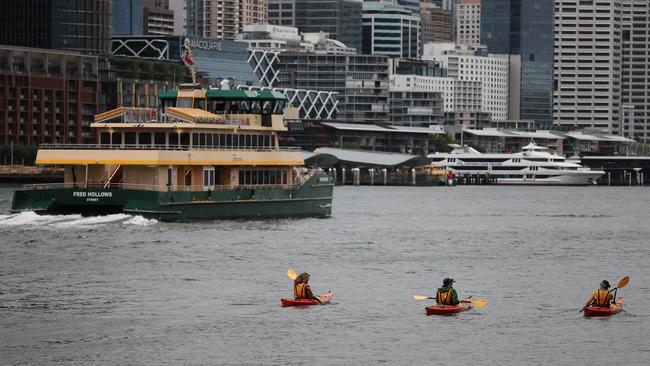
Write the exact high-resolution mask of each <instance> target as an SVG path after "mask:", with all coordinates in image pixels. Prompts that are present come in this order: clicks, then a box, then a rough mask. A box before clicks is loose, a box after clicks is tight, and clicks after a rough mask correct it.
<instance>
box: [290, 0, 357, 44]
mask: <svg viewBox="0 0 650 366" xmlns="http://www.w3.org/2000/svg"><path fill="white" fill-rule="evenodd" d="M295 9H296V12H295V17H296V23H295V26H296V28H298V31H299V32H300V33H318V32H325V33H328V34H329V37H330V38H332V39H336V40H337V41H341V42H343V43H344V44H345V45H346V46H348V47H352V48H356V49H357V50H361V13H362V3H361V2H360V1H357V0H295Z"/></svg>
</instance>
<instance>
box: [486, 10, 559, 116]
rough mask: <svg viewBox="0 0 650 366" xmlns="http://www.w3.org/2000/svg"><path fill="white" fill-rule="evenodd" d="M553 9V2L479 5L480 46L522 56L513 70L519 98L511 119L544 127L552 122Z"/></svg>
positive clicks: (501, 52) (493, 50)
mask: <svg viewBox="0 0 650 366" xmlns="http://www.w3.org/2000/svg"><path fill="white" fill-rule="evenodd" d="M554 10H555V9H554V4H553V0H538V1H526V0H483V1H482V2H481V42H480V43H481V44H482V45H485V46H487V49H488V52H490V53H498V54H510V55H520V56H521V57H520V59H521V67H520V69H519V70H515V72H516V73H517V74H520V75H521V80H520V81H519V83H518V85H515V86H514V87H515V88H516V89H518V90H520V94H521V99H520V100H519V103H518V106H513V107H515V108H512V110H513V111H515V112H516V114H514V115H513V114H512V113H511V116H510V118H511V119H527V120H534V121H536V122H537V124H538V125H539V126H545V127H546V128H548V126H550V124H551V123H552V122H553V42H554V39H553V24H554ZM511 79H512V80H514V79H515V78H511Z"/></svg>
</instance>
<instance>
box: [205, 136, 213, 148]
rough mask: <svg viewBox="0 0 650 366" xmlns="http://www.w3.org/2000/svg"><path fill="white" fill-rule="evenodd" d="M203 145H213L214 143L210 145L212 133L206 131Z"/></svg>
mask: <svg viewBox="0 0 650 366" xmlns="http://www.w3.org/2000/svg"><path fill="white" fill-rule="evenodd" d="M205 146H207V147H212V146H214V145H212V134H211V133H208V134H207V135H206V136H205Z"/></svg>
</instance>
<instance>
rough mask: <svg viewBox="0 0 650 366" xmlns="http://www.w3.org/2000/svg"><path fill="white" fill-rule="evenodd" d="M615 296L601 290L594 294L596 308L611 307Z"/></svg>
mask: <svg viewBox="0 0 650 366" xmlns="http://www.w3.org/2000/svg"><path fill="white" fill-rule="evenodd" d="M612 298H613V296H612V294H611V293H609V291H607V290H603V289H599V290H598V291H595V293H594V306H600V307H603V308H607V307H609V303H610V301H611V300H612Z"/></svg>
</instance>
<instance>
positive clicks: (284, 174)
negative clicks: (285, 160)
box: [282, 172, 287, 184]
mask: <svg viewBox="0 0 650 366" xmlns="http://www.w3.org/2000/svg"><path fill="white" fill-rule="evenodd" d="M282 184H287V172H282Z"/></svg>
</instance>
